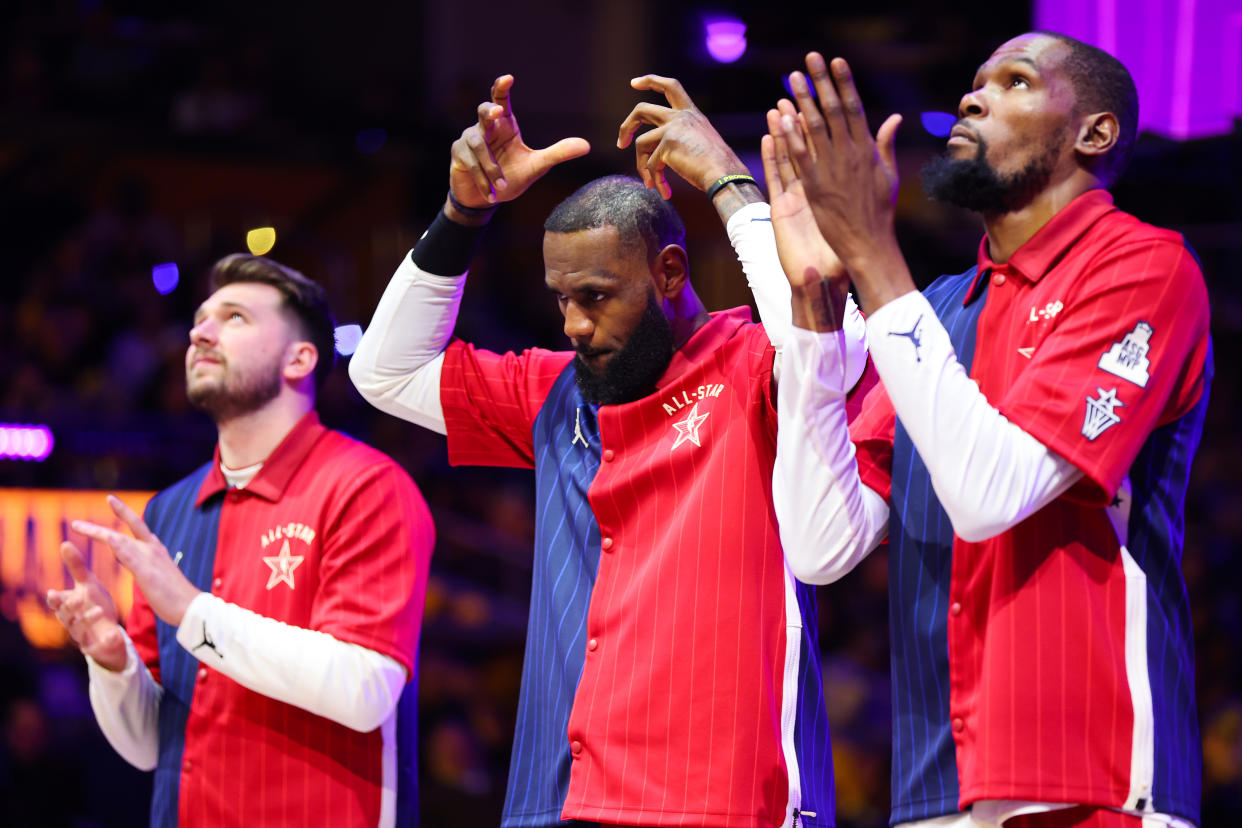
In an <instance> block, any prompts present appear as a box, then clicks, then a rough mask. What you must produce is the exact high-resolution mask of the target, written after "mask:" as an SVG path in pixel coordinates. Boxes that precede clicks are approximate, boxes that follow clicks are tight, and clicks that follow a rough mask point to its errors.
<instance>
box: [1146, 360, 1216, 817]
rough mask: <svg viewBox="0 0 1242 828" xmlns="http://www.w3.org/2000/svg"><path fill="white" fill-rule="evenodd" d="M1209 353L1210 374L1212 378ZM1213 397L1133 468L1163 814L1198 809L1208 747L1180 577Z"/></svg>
mask: <svg viewBox="0 0 1242 828" xmlns="http://www.w3.org/2000/svg"><path fill="white" fill-rule="evenodd" d="M1211 371H1212V368H1211V360H1210V358H1209V362H1208V368H1207V373H1208V376H1209V378H1210V376H1211ZM1207 405H1208V395H1207V394H1206V393H1204V394H1203V395H1202V396H1201V397H1200V399H1199V402H1198V403H1197V404H1196V405H1195V407H1194V408H1193V409H1192V410H1191V411H1190V412H1189V413H1188V414H1186V415H1185V416H1184V417H1182V418H1180V419H1178V420H1175V421H1173V422H1171V423H1169V424H1168V425H1165V426H1162V427H1161V428H1158V429H1156V431H1155V432H1153V433H1152V436H1151V438H1150V439H1149V440H1148V441H1147V443H1146V444H1144V446H1143V449H1142V451H1140V452H1139V456H1138V458H1137V459H1136V460H1135V462H1134V465H1133V466H1132V467H1131V469H1130V482H1131V485H1132V487H1133V493H1134V501H1133V504H1132V506H1131V508H1130V523H1129V538H1128V542H1127V544H1126V548H1127V549H1128V550H1129V552H1130V554H1131V555H1132V556H1133V557H1134V560H1135V562H1136V563H1137V564H1138V565H1139V567H1140V568H1142V570H1143V572H1144V573H1146V574H1147V578H1148V582H1149V585H1150V588H1149V589H1148V592H1147V595H1146V600H1147V663H1148V671H1149V674H1150V676H1151V692H1152V707H1153V714H1154V721H1155V734H1154V736H1155V743H1154V746H1153V751H1152V756H1153V759H1154V761H1155V768H1154V786H1153V790H1152V802H1151V803H1142V804H1138V803H1136V805H1137V807H1138V808H1139V809H1145V808H1147V807H1149V806H1153V807H1154V809H1155V810H1156V811H1159V812H1162V813H1173V812H1180V813H1195V814H1197V813H1198V810H1199V789H1200V779H1201V777H1202V774H1203V767H1202V763H1203V751H1202V743H1201V741H1200V739H1199V728H1198V717H1197V715H1196V707H1195V686H1194V675H1195V652H1194V631H1193V629H1192V627H1191V618H1190V603H1189V601H1188V600H1187V597H1186V584H1185V582H1184V581H1183V580H1182V575H1181V564H1182V560H1181V558H1182V556H1181V550H1182V540H1183V537H1184V533H1185V515H1184V511H1183V510H1184V502H1183V501H1184V498H1185V492H1186V485H1187V481H1188V480H1189V477H1190V464H1191V461H1192V460H1193V459H1194V455H1195V450H1196V449H1197V448H1198V445H1199V436H1200V434H1201V433H1202V428H1203V419H1204V417H1205V415H1206V413H1207Z"/></svg>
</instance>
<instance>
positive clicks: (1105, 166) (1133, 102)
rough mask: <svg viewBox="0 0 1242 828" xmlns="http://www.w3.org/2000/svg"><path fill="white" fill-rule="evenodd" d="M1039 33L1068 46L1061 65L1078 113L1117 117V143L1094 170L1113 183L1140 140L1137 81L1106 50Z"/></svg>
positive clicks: (1066, 38) (1069, 38) (1046, 32)
mask: <svg viewBox="0 0 1242 828" xmlns="http://www.w3.org/2000/svg"><path fill="white" fill-rule="evenodd" d="M1036 34H1042V35H1047V36H1049V37H1053V38H1056V39H1057V40H1059V41H1061V42H1062V43H1064V44H1065V45H1066V46H1068V47H1069V55H1067V56H1066V58H1065V61H1064V62H1063V63H1062V64H1061V65H1062V68H1063V69H1064V71H1065V74H1066V76H1067V77H1068V78H1069V82H1070V85H1071V86H1073V87H1074V99H1075V101H1076V106H1077V109H1078V111H1079V112H1111V113H1113V114H1114V115H1116V116H1117V124H1118V126H1119V128H1120V129H1119V132H1118V134H1117V143H1116V145H1115V146H1114V147H1113V148H1112V150H1111V151H1110V152H1109V153H1108V154H1107V155H1105V156H1104V157H1103V158H1102V159H1100V161H1099V162H1098V165H1099V168H1098V169H1096V170H1095V171H1094V172H1095V173H1096V174H1097V175H1099V176H1100V177H1101V178H1103V179H1104V182H1105V183H1106V184H1112V183H1113V182H1114V181H1116V180H1117V179H1118V178H1120V177H1121V174H1122V172H1124V171H1125V168H1126V165H1127V164H1128V163H1129V162H1130V155H1131V153H1132V152H1133V150H1134V141H1135V139H1136V138H1137V137H1138V118H1139V99H1138V90H1137V89H1136V88H1135V86H1134V78H1132V77H1131V76H1130V72H1129V70H1128V69H1126V67H1125V65H1124V64H1123V63H1122V62H1121V61H1119V60H1117V58H1115V57H1113V56H1112V55H1110V54H1109V53H1108V52H1106V51H1104V50H1103V49H1098V48H1096V47H1095V46H1092V45H1090V44H1088V43H1083V42H1082V41H1081V40H1075V39H1074V38H1072V37H1070V36H1068V35H1063V34H1061V33H1060V32H1048V31H1039V32H1036Z"/></svg>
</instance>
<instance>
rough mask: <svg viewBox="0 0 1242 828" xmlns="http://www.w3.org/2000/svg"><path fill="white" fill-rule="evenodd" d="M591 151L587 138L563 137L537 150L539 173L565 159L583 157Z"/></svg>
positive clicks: (541, 173)
mask: <svg viewBox="0 0 1242 828" xmlns="http://www.w3.org/2000/svg"><path fill="white" fill-rule="evenodd" d="M590 151H591V145H590V144H589V143H587V141H586V139H585V138H562V139H561V140H559V141H557V142H556V143H555V144H552V145H551V146H549V147H545V148H544V149H541V150H535V158H536V165H535V166H536V168H537V169H538V171H539V175H543V174H544V173H545V172H547V171H548V170H550V169H552V168H553V167H555V166H556V165H557V164H560V163H562V162H564V161H569V160H571V159H573V158H581V157H582V156H584V155H586V154H587V153H588V152H590Z"/></svg>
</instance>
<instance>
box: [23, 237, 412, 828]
mask: <svg viewBox="0 0 1242 828" xmlns="http://www.w3.org/2000/svg"><path fill="white" fill-rule="evenodd" d="M211 282H212V287H213V289H214V292H213V293H212V295H211V296H210V297H209V298H208V299H207V300H206V301H205V302H203V304H202V305H200V306H199V308H198V311H197V312H196V313H195V314H194V327H193V329H192V330H191V331H190V346H189V348H188V349H187V351H186V385H187V390H188V395H189V398H190V400H191V402H193V403H194V404H195V405H196V406H198V407H199V408H202V409H203V410H204V411H206V412H207V413H208V414H209V415H211V417H212V419H214V420H215V422H216V426H217V428H218V430H219V438H220V439H219V444H218V445H217V448H216V453H215V457H214V458H213V459H212V461H211V462H209V463H207V464H205V465H204V466H202V467H201V468H199V469H198V470H197V471H196V472H194V473H193V474H191V475H190V476H189V477H187V478H185V479H184V480H182V481H181V482H179V483H177V484H176V485H174V486H172V487H171V488H169V489H166V490H164V491H162V492H160V493H159V494H157V495H156V496H155V497H154V498H153V499H152V500H151V502H150V504H149V505H148V507H147V510H146V515H145V520H144V519H143V518H140V517H139V516H138V515H137V514H135V513H134V512H132V511H131V510H130V509H129V508H128V507H126V506H125V505H124V504H123V503H121V502H120V501H119V500H117V499H116V498H112V497H110V498H109V504H110V505H111V506H112V509H113V511H115V512H116V515H117V517H118V518H120V519H121V520H122V521H124V522H125V523H126V524H127V525H128V526H129V528H130V530H131V531H132V533H133V536H132V537H131V536H129V535H126V534H123V533H121V532H117V531H114V530H112V529H110V528H107V527H104V526H98V525H95V524H90V523H86V522H83V521H75V522H74V524H73V528H74V529H75V530H76V531H78V532H80V533H81V534H83V535H85V536H87V537H88V538H91V539H92V540H95V541H101V542H104V543H107V544H108V545H109V546H110V547H111V548H112V550H113V552H114V554H115V555H116V557H117V560H119V561H120V562H121V563H122V565H124V566H125V567H126V568H127V569H128V570H129V571H130V572H131V573H132V574H133V576H134V584H135V590H134V606H133V610H132V612H131V615H130V618H129V622H128V625H127V629H125V630H123V629H122V628H121V627H120V626H119V623H118V618H117V611H116V607H115V605H114V604H113V602H112V599H111V597H110V596H109V595H108V593H107V592H106V591H104V589H103V588H102V587H101V586H100V584H99V582H98V581H97V580H96V579H95V577H94V575H93V574H91V572H90V570H89V569H88V568H87V566H86V564H85V561H84V559H83V556H82V554H81V552H79V550H78V549H77V547H75V546H74V545H73V544H72V543H65V544H63V545H62V547H61V554H62V557H63V558H64V560H65V564H66V566H67V567H68V569H69V573H70V575H71V576H72V579H73V587H72V588H71V589H67V590H53V591H49V593H48V604H49V606H50V607H51V608H52V609H53V610H54V611H55V612H56V614H57V617H58V618H60V620H61V622H62V623H64V624H65V626H66V627H67V628H68V629H69V632H70V635H71V636H72V637H73V640H74V641H75V642H76V643H77V645H78V646H79V648H81V650H82V652H83V653H85V654H86V656H87V663H88V664H89V672H90V680H91V683H90V698H91V705H92V707H93V708H94V710H95V716H96V719H97V720H98V721H99V724H100V727H101V728H102V730H103V732H104V734H105V735H106V736H107V738H108V741H109V742H111V744H112V745H113V747H114V748H116V750H117V752H118V753H120V754H121V755H122V756H123V757H124V758H125V759H126V760H127V761H129V762H130V763H131V764H133V765H135V766H137V767H139V768H143V769H147V770H149V769H154V770H155V793H154V799H153V801H152V804H151V824H152V825H182V826H186V825H210V826H217V825H286V824H296V825H311V824H314V825H321V824H330V825H355V826H376V825H380V826H391V825H416V824H417V795H416V794H417V792H416V785H417V777H416V774H415V769H414V759H415V757H416V755H417V754H416V752H415V751H416V745H415V743H414V734H415V730H414V728H415V725H416V719H415V708H414V705H415V704H416V692H415V688H414V685H413V684H410V683H408V682H409V680H410V678H411V677H412V676H413V675H414V656H415V653H416V651H417V645H418V630H419V620H420V618H421V616H422V608H423V598H424V594H425V591H426V584H427V569H428V564H429V560H430V556H431V548H432V543H433V534H434V533H433V529H432V525H431V516H430V513H429V512H428V509H427V506H426V504H425V503H424V502H423V499H422V496H421V495H420V494H419V492H418V489H417V488H415V486H414V483H413V481H411V480H410V478H409V476H408V475H407V474H406V473H405V472H404V471H403V470H402V469H401V468H400V467H399V466H398V465H397V464H396V463H394V462H393V461H392V460H391V459H389V458H388V457H386V456H384V455H382V454H380V453H379V452H377V451H375V450H374V449H371V448H370V447H368V446H365V445H363V444H361V443H358V442H356V441H354V440H351V439H350V438H348V437H346V436H345V435H343V434H340V433H338V432H335V431H330V430H328V429H326V428H324V427H323V426H322V425H320V424H319V418H318V417H317V416H316V414H315V411H314V404H315V394H316V390H317V388H318V386H319V385H320V384H321V383H322V382H323V380H324V379H325V378H326V376H327V374H328V372H329V371H330V370H331V367H332V361H333V355H334V341H333V339H334V329H333V323H332V316H331V314H330V312H329V311H328V307H327V304H326V303H325V301H324V295H323V289H322V288H321V287H320V286H319V285H317V284H315V283H314V282H312V281H310V280H309V279H307V278H306V277H305V276H303V275H302V274H300V273H298V272H296V271H293V270H290V269H289V268H286V267H284V266H282V265H280V264H277V263H276V262H274V261H272V260H270V259H264V258H262V257H258V256H248V255H242V254H237V255H233V256H228V257H226V258H224V259H221V260H220V261H219V262H217V263H216V265H215V267H214V268H213V269H212V273H211ZM407 691H408V692H407Z"/></svg>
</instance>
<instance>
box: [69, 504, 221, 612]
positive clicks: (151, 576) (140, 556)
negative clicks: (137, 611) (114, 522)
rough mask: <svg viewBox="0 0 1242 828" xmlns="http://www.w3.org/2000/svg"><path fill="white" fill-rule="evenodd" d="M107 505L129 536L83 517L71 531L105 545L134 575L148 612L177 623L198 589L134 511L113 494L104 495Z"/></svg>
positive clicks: (76, 521)
mask: <svg viewBox="0 0 1242 828" xmlns="http://www.w3.org/2000/svg"><path fill="white" fill-rule="evenodd" d="M108 505H109V506H111V507H112V511H113V512H114V513H115V514H116V516H117V517H119V518H120V519H121V520H122V521H124V522H125V524H126V525H127V526H129V530H130V531H131V532H133V537H130V536H129V535H126V534H124V533H122V532H118V531H116V530H115V529H109V528H108V527H106V526H99V525H98V524H94V523H88V522H87V521H84V520H75V521H74V522H73V524H72V526H73V529H74V531H76V532H81V533H82V534H83V535H86V536H87V537H88V538H91V539H92V540H97V541H103V542H104V543H106V544H108V546H110V547H111V548H112V554H113V555H115V556H116V559H117V560H118V561H120V563H121V565H122V566H124V567H125V568H126V569H128V570H129V571H130V573H131V574H132V575H133V576H134V583H135V584H137V585H138V587H139V588H140V589H142V594H143V595H144V596H145V597H146V599H147V603H148V604H150V605H151V609H152V611H153V612H154V613H155V614H156V615H157V616H159V618H160V619H161V620H162V621H164V622H165V623H167V624H171V625H172V626H174V627H176V626H179V625H180V624H181V619H182V618H183V617H184V616H185V610H186V607H188V606H189V605H190V602H191V601H193V600H194V597H195V596H196V595H198V594H199V589H198V588H197V587H196V586H194V584H192V583H190V580H189V579H188V578H186V577H185V575H183V574H182V572H181V570H180V569H178V568H177V564H176V563H175V562H174V561H173V559H172V558H171V557H169V555H168V550H167V549H165V548H164V544H163V543H161V542H160V539H159V538H157V537H156V536H155V533H154V532H152V531H151V530H150V529H149V528H147V524H146V523H144V522H143V520H142V518H141V517H139V516H138V513H137V512H135V511H134V510H133V509H131V508H129V507H128V506H126V505H125V504H124V503H122V502H121V500H120V499H119V498H117V497H116V496H115V495H108Z"/></svg>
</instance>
